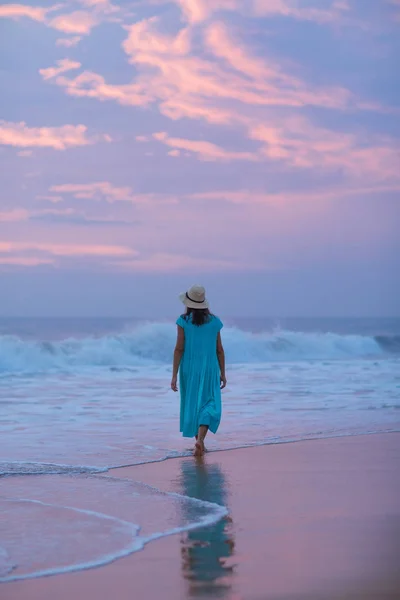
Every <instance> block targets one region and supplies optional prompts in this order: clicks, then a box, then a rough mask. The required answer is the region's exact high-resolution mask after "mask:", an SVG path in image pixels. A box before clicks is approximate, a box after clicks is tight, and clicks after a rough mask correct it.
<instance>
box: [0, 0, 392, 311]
mask: <svg viewBox="0 0 400 600" xmlns="http://www.w3.org/2000/svg"><path fill="white" fill-rule="evenodd" d="M0 28H1V29H0V35H1V39H2V52H1V54H0V63H1V71H0V78H1V89H2V98H1V119H2V120H1V121H0V158H1V163H2V167H3V168H2V175H1V190H2V191H1V196H0V197H1V201H0V202H1V204H0V281H1V293H0V315H20V316H24V315H25V316H34V315H43V316H44V315H50V316H58V315H72V316H78V315H82V316H85V315H93V316H98V315H109V316H111V315H115V316H125V315H127V316H146V317H147V316H154V317H157V316H159V317H164V316H170V315H172V314H174V312H178V311H179V310H180V306H179V303H178V302H177V299H176V296H177V294H178V293H179V292H180V291H182V289H185V288H186V287H188V286H189V285H191V284H193V283H203V284H204V285H206V286H207V288H208V293H209V297H210V301H211V305H212V308H213V309H214V310H218V312H220V313H221V314H226V315H229V316H235V315H237V316H246V315H250V316H256V315H265V316H266V315H271V316H302V315H304V316H312V315H315V316H324V315H325V316H336V315H338V316H344V315H351V316H357V315H359V316H368V315H371V316H374V315H382V316H385V315H396V314H399V313H400V310H399V309H400V276H399V273H400V259H399V257H400V234H399V230H400V199H399V191H400V172H399V165H400V161H399V144H398V139H399V134H400V120H399V115H400V102H399V96H400V94H399V91H400V81H399V76H398V69H397V68H396V64H397V62H398V57H399V56H400V36H399V28H400V0H379V1H378V0H143V1H132V2H130V1H123V2H116V3H114V4H112V3H111V2H110V1H109V0H67V1H66V2H63V3H55V2H54V3H52V2H47V1H45V0H44V1H43V2H40V3H39V2H30V3H25V4H17V3H15V4H2V5H1V6H0Z"/></svg>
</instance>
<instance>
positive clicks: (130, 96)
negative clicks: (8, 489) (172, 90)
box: [55, 71, 152, 106]
mask: <svg viewBox="0 0 400 600" xmlns="http://www.w3.org/2000/svg"><path fill="white" fill-rule="evenodd" d="M55 83H56V84H57V85H58V86H60V87H63V88H65V90H66V93H67V94H68V95H69V96H76V97H87V98H96V99H97V100H101V101H106V100H113V101H115V102H118V103H119V104H122V105H128V106H144V105H147V104H149V103H150V102H151V100H152V97H151V96H149V95H148V93H147V91H146V90H145V89H144V88H143V86H141V85H140V84H137V83H134V84H123V85H113V84H108V83H106V82H105V79H104V77H102V76H101V75H98V74H96V73H92V72H91V71H84V72H83V73H81V74H80V75H78V76H77V77H75V79H68V78H67V77H63V76H59V77H57V78H56V80H55Z"/></svg>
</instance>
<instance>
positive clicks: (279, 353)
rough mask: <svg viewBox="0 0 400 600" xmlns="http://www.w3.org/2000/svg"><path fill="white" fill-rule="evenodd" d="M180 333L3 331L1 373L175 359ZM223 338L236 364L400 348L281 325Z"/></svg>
mask: <svg viewBox="0 0 400 600" xmlns="http://www.w3.org/2000/svg"><path fill="white" fill-rule="evenodd" d="M175 335H176V334H175V326H174V325H173V324H169V323H148V324H144V325H140V326H138V327H136V328H134V329H132V330H131V331H130V332H127V333H123V334H118V335H107V336H103V337H88V338H85V339H75V338H70V339H65V340H62V341H57V342H48V341H30V340H29V341H26V340H23V339H21V338H19V337H16V336H9V335H7V336H0V372H3V373H9V372H21V371H23V372H26V371H28V372H30V373H32V372H37V371H47V370H54V369H55V370H61V369H67V370H70V369H79V368H84V367H95V366H102V367H110V368H116V367H117V368H119V367H121V368H123V367H141V366H145V365H151V364H169V363H170V362H171V356H172V351H173V347H174V343H175ZM223 339H224V345H225V351H226V358H227V362H228V363H230V364H235V363H236V364H238V363H264V362H271V361H291V360H319V359H320V360H332V359H341V358H343V359H346V358H363V357H379V356H383V355H384V354H387V353H390V354H393V353H396V354H397V353H400V336H376V337H369V336H361V335H339V334H336V333H302V332H294V331H280V330H279V331H273V332H262V333H251V332H248V331H243V330H241V329H237V328H228V327H227V328H225V329H224V332H223Z"/></svg>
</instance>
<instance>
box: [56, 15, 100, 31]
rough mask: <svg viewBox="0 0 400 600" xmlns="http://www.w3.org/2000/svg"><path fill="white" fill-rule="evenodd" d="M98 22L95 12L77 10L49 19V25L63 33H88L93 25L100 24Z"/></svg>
mask: <svg viewBox="0 0 400 600" xmlns="http://www.w3.org/2000/svg"><path fill="white" fill-rule="evenodd" d="M98 22H99V20H98V18H97V16H96V15H95V14H94V13H91V12H87V11H83V10H77V11H75V12H72V13H67V14H62V15H59V16H57V17H54V18H53V19H52V20H51V21H49V23H48V25H49V27H52V28H53V29H57V30H58V31H62V32H63V33H71V34H73V33H76V34H78V35H87V34H88V33H90V31H91V30H92V28H93V27H95V26H96V25H98Z"/></svg>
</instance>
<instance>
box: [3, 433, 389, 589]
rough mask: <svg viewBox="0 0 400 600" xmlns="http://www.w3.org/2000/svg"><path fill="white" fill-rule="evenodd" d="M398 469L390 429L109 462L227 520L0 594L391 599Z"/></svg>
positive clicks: (125, 473) (121, 471) (122, 475)
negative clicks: (224, 510) (129, 463)
mask: <svg viewBox="0 0 400 600" xmlns="http://www.w3.org/2000/svg"><path fill="white" fill-rule="evenodd" d="M399 467H400V434H397V433H393V434H384V435H367V436H358V437H348V438H336V439H329V440H315V441H307V442H298V443H293V444H281V445H275V446H273V445H271V446H262V447H256V448H247V449H240V450H232V451H228V452H216V453H209V454H207V455H206V457H205V459H204V461H202V462H200V463H199V462H196V461H195V460H194V459H193V458H185V459H174V460H169V461H165V462H163V463H154V464H148V465H140V466H136V467H126V468H122V469H114V470H112V471H110V473H109V474H110V475H112V476H113V477H119V478H130V479H133V480H136V481H141V482H144V483H147V484H150V485H152V486H155V487H158V488H160V489H162V490H165V491H172V492H177V493H179V494H185V495H189V496H193V497H197V498H200V499H203V500H208V501H211V502H216V503H219V504H224V505H226V506H227V507H228V508H229V513H230V514H229V517H228V518H225V519H223V520H221V521H220V522H219V523H217V524H216V525H213V526H210V527H208V528H203V529H200V530H196V531H192V532H190V533H184V534H177V535H172V536H170V537H167V538H163V539H160V540H158V541H153V542H151V543H149V544H148V545H147V546H146V547H145V548H144V550H143V551H141V552H138V553H135V554H133V555H130V556H128V557H126V558H122V559H120V560H118V561H116V562H114V563H111V564H109V565H106V566H104V567H100V568H97V569H91V570H87V571H82V572H76V573H69V574H65V575H56V576H52V577H46V578H41V579H32V580H26V581H20V582H13V583H7V584H2V585H0V598H1V600H28V599H29V600H54V599H57V600H71V599H77V600H81V599H82V600H83V599H89V598H95V599H96V600H128V599H129V600H142V599H143V600H147V599H152V598H163V600H184V599H190V598H200V597H201V598H223V599H226V600H275V599H278V598H279V599H281V598H285V599H287V600H289V599H290V600H297V599H304V600H306V599H307V600H311V599H315V600H328V599H329V600H339V599H340V600H342V599H343V600H344V599H351V598H354V599H356V598H357V599H360V600H361V599H362V600H372V599H373V600H385V599H386V598H391V599H399V598H400V570H399V569H398V568H397V567H398V565H399V563H400V502H399V499H400V494H399V491H400V477H399V475H400V468H399Z"/></svg>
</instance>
